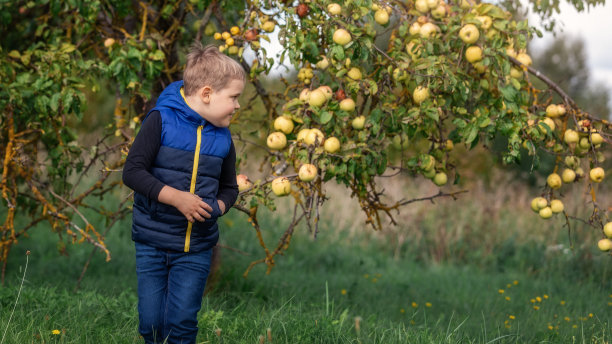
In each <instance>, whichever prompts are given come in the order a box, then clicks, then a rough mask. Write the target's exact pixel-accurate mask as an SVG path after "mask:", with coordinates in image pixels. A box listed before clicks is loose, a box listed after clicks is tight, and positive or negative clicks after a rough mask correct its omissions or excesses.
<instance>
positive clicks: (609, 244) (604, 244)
mask: <svg viewBox="0 0 612 344" xmlns="http://www.w3.org/2000/svg"><path fill="white" fill-rule="evenodd" d="M597 247H598V248H599V250H600V251H603V252H607V251H610V249H612V240H610V239H607V238H606V239H601V240H599V241H598V242H597Z"/></svg>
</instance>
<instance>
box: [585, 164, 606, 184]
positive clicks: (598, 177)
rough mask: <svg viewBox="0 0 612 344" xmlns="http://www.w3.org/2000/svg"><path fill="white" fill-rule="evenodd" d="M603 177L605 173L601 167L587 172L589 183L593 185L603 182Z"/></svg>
mask: <svg viewBox="0 0 612 344" xmlns="http://www.w3.org/2000/svg"><path fill="white" fill-rule="evenodd" d="M605 176H606V173H605V172H604V169H603V168H601V167H595V168H593V169H591V171H589V178H591V181H592V182H594V183H601V181H602V180H604V177H605Z"/></svg>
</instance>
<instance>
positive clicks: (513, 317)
mask: <svg viewBox="0 0 612 344" xmlns="http://www.w3.org/2000/svg"><path fill="white" fill-rule="evenodd" d="M508 318H510V320H514V319H516V317H515V316H514V315H509V316H508Z"/></svg>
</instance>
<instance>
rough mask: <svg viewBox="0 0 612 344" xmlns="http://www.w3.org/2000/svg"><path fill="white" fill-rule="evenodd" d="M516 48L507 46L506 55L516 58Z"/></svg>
mask: <svg viewBox="0 0 612 344" xmlns="http://www.w3.org/2000/svg"><path fill="white" fill-rule="evenodd" d="M516 54H517V53H516V50H514V48H513V47H507V48H506V55H508V56H510V57H514V58H516Z"/></svg>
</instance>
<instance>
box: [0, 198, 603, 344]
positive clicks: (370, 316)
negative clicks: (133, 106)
mask: <svg viewBox="0 0 612 344" xmlns="http://www.w3.org/2000/svg"><path fill="white" fill-rule="evenodd" d="M444 207H445V205H442V208H444ZM466 207H467V206H466ZM442 210H444V209H442ZM442 210H441V211H442ZM445 221H448V220H445ZM336 222H337V221H334V222H332V220H331V217H326V220H325V222H324V223H323V225H324V226H322V227H323V228H334V226H333V225H334V224H335V223H336ZM262 224H263V228H265V229H266V233H264V234H265V236H266V239H267V240H269V241H272V242H273V241H274V238H276V237H277V235H278V234H279V233H280V232H281V231H282V225H283V224H284V221H283V220H282V219H281V217H279V216H277V215H271V214H268V215H266V216H264V219H263V221H262ZM421 225H422V226H424V228H423V230H424V231H433V229H435V227H436V226H438V225H439V224H437V223H436V222H435V221H434V220H433V219H424V220H423V221H422V222H421ZM222 227H223V230H222V232H223V234H222V237H223V244H224V245H227V246H229V247H232V248H235V249H237V250H240V251H241V252H243V253H239V252H238V251H235V250H227V249H221V268H220V269H219V271H218V273H217V276H216V279H215V283H214V285H213V287H212V290H211V291H210V292H209V293H208V294H207V295H206V296H205V298H204V301H203V307H202V310H201V312H200V314H199V319H200V332H199V336H198V343H260V342H262V341H261V340H260V339H263V342H267V337H268V331H269V333H270V336H271V337H272V339H273V341H274V342H275V343H561V342H563V343H566V342H567V343H571V342H576V343H587V342H588V343H607V342H609V341H610V340H611V339H612V329H611V320H612V319H611V314H612V312H611V309H612V307H611V306H610V305H611V304H612V294H611V293H610V290H611V289H610V282H609V281H608V279H609V278H606V276H609V272H607V269H608V267H607V265H608V262H609V261H608V260H605V261H604V260H602V261H601V262H599V261H597V260H596V261H595V262H592V261H591V263H589V264H588V266H583V268H588V270H589V271H588V272H585V271H580V272H579V273H578V272H576V271H577V270H579V269H578V268H577V267H578V266H580V264H581V263H580V262H583V261H584V257H582V256H581V255H580V254H573V253H570V254H565V255H553V256H550V255H542V254H540V253H539V252H540V251H541V250H542V246H541V245H538V244H536V243H531V244H529V243H527V242H520V241H516V240H515V241H512V240H510V241H505V240H504V241H502V242H501V243H499V245H498V247H497V248H495V249H493V250H487V251H486V252H484V251H483V252H481V253H478V254H480V257H482V258H483V259H484V258H485V256H486V257H487V259H486V261H487V263H483V264H475V263H474V262H475V261H476V259H477V257H478V254H477V253H474V254H473V256H472V257H471V258H469V259H462V260H457V261H454V260H452V259H449V258H446V259H445V260H443V261H441V262H436V261H435V259H430V260H427V261H425V260H424V259H422V258H423V256H422V252H419V251H415V249H414V247H415V246H414V245H413V244H410V243H409V242H406V243H404V244H403V245H402V246H401V248H400V250H399V252H400V253H399V254H398V253H397V252H398V250H396V249H393V248H392V247H390V245H389V242H388V241H387V239H388V234H382V235H378V234H373V233H371V232H368V231H369V230H365V231H361V232H352V231H350V230H336V231H332V230H323V231H321V232H320V233H319V235H318V238H317V239H316V240H312V238H311V236H310V235H309V234H308V233H307V231H300V234H297V235H295V236H294V241H293V242H292V246H291V247H290V248H289V252H288V254H287V255H285V256H283V257H278V258H277V261H276V263H277V264H276V266H275V267H274V268H273V269H272V272H271V274H269V275H266V274H265V266H263V265H261V266H256V267H255V268H254V269H253V270H252V271H251V273H250V275H249V278H248V279H244V278H243V277H242V273H243V272H244V270H245V268H246V266H247V265H248V263H249V262H251V261H252V260H255V259H258V258H260V257H261V255H262V254H263V253H262V251H261V248H259V247H258V243H257V240H256V238H255V235H254V233H252V229H251V227H250V225H249V224H248V223H247V222H246V221H245V218H244V216H242V215H241V214H239V213H237V212H232V213H230V215H228V216H227V217H225V218H223V219H222ZM129 228H130V223H129V219H126V220H125V221H123V222H121V223H119V224H117V225H116V228H113V230H111V235H109V237H108V238H107V245H108V246H109V248H111V251H112V253H113V260H112V261H111V262H110V263H105V262H104V261H103V257H102V255H101V254H98V255H97V256H95V258H96V259H94V261H93V262H92V265H91V266H90V267H89V270H88V272H87V274H86V277H85V279H84V281H83V284H82V287H81V289H80V290H79V291H78V292H76V293H75V292H74V291H73V288H74V286H75V282H76V279H77V278H78V276H79V274H80V272H81V269H82V264H83V263H84V261H85V260H86V259H87V257H88V255H89V253H90V251H91V248H90V247H89V246H84V245H77V246H71V245H69V246H68V247H67V249H66V252H67V253H68V254H69V255H70V257H68V258H66V257H61V256H58V254H57V244H56V239H55V236H54V234H52V233H50V232H47V230H46V229H45V228H38V229H36V230H37V231H40V233H35V235H34V233H33V235H32V238H26V239H22V240H21V242H20V244H19V246H18V247H17V248H15V249H13V251H12V252H11V257H10V259H9V262H10V263H9V266H8V273H7V281H6V284H5V286H4V287H2V288H1V289H0V304H1V305H2V307H1V311H0V324H2V325H3V326H2V328H1V330H2V331H4V329H5V328H7V334H6V339H5V343H138V342H139V338H138V333H137V310H136V302H137V297H136V282H135V273H134V271H135V268H134V258H133V246H132V243H131V239H130V233H129ZM427 240H430V239H427V236H423V238H422V240H421V241H420V242H419V245H422V244H423V243H424V242H427ZM467 242H468V239H466V238H464V239H463V240H459V241H458V243H459V244H462V245H468V244H467ZM25 249H29V250H31V252H32V253H31V255H30V257H29V258H30V265H29V267H28V272H27V276H26V279H25V284H24V287H23V289H22V291H21V296H20V299H19V303H18V304H17V308H16V311H15V314H14V316H13V319H12V321H11V323H10V324H9V326H8V327H6V325H7V322H8V318H9V316H10V311H11V310H12V308H13V305H14V302H15V298H16V296H17V293H18V290H19V284H20V282H21V276H22V275H23V268H25V266H24V264H25V258H26V257H25V254H24V252H23V251H25ZM448 250H449V251H451V252H453V250H454V249H453V248H452V247H449V248H448ZM489 251H492V252H489ZM509 252H514V253H509ZM488 255H492V257H488ZM432 257H433V256H432ZM534 257H538V258H534ZM504 261H508V263H507V264H505V263H503V262H504ZM537 264H539V266H538V267H537V269H525V267H526V266H527V267H533V266H535V265H537ZM507 298H509V299H507ZM536 307H537V308H538V309H535V308H536ZM53 330H57V331H56V332H55V333H58V334H54V332H53Z"/></svg>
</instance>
